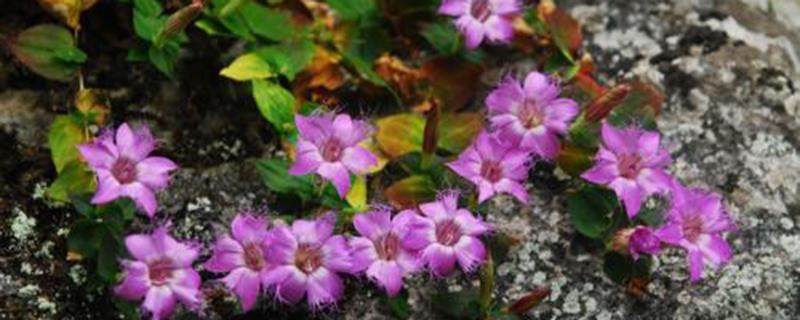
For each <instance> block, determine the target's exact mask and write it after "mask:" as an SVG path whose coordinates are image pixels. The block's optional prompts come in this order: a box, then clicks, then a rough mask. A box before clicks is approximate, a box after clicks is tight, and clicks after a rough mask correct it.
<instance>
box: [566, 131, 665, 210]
mask: <svg viewBox="0 0 800 320" xmlns="http://www.w3.org/2000/svg"><path fill="white" fill-rule="evenodd" d="M601 135H602V138H603V144H602V146H600V150H598V151H597V155H596V156H595V161H596V163H595V165H594V167H592V168H591V169H589V170H588V171H586V172H584V173H583V175H581V177H583V178H584V179H586V180H588V181H590V182H592V183H596V184H601V185H606V186H608V187H610V188H611V189H613V190H614V192H616V194H617V196H618V197H619V198H620V199H622V202H623V203H624V204H625V211H626V212H627V213H628V217H629V218H633V217H635V216H636V214H637V213H639V208H640V207H641V205H642V200H643V198H645V197H648V196H650V195H652V194H654V193H666V192H667V191H669V189H670V186H671V185H672V180H673V179H672V177H671V176H670V175H669V174H668V173H667V172H666V171H665V170H664V168H665V167H666V166H667V165H669V164H670V162H672V159H671V158H670V156H669V153H668V152H667V151H666V150H664V149H663V148H661V147H660V146H659V143H660V141H661V135H660V134H658V132H652V131H644V130H639V129H637V128H635V127H630V128H627V129H617V128H614V127H613V126H611V125H609V124H608V123H605V122H604V123H603V127H602V129H601Z"/></svg>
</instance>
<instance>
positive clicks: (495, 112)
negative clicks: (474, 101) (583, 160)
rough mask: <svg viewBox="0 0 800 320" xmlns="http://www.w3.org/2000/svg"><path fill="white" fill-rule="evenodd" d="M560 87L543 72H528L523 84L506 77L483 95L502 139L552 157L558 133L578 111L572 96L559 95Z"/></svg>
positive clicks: (564, 128) (556, 151)
mask: <svg viewBox="0 0 800 320" xmlns="http://www.w3.org/2000/svg"><path fill="white" fill-rule="evenodd" d="M559 91H560V89H559V87H558V84H557V83H556V82H555V81H553V79H551V78H548V77H547V76H546V75H544V74H542V73H538V72H531V73H529V74H528V76H527V77H525V83H524V85H523V84H520V83H519V82H518V81H516V80H514V79H513V78H508V79H506V80H504V81H503V82H501V83H500V85H499V86H498V87H497V89H495V90H494V91H492V93H491V94H489V96H488V97H486V105H487V106H488V107H489V116H490V118H489V119H490V121H491V122H492V125H494V126H495V128H496V129H497V130H498V131H499V133H500V137H501V138H502V139H504V140H507V141H511V142H513V143H519V144H520V146H522V147H523V148H526V149H530V150H532V151H533V152H534V153H536V154H537V155H539V156H541V157H543V158H545V159H549V160H552V159H555V157H556V156H557V155H558V151H559V141H558V139H559V135H561V134H564V133H565V132H566V131H567V128H568V127H569V124H570V123H571V122H572V119H574V118H575V116H576V115H577V114H578V111H579V108H578V104H577V103H576V102H575V101H574V100H572V99H567V98H559V96H558V94H559Z"/></svg>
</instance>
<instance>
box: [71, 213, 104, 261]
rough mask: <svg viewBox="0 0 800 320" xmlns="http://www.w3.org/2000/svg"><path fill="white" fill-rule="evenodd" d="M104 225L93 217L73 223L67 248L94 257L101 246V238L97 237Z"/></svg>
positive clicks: (84, 255)
mask: <svg viewBox="0 0 800 320" xmlns="http://www.w3.org/2000/svg"><path fill="white" fill-rule="evenodd" d="M100 228H102V225H100V224H99V223H97V222H95V221H94V220H91V219H80V220H78V221H76V222H75V223H74V224H72V227H71V228H70V229H69V235H68V236H67V248H68V249H69V251H72V252H77V253H79V254H80V255H81V256H83V257H92V256H94V255H95V252H97V249H98V248H99V247H100V243H101V240H102V239H100V238H98V237H97V233H98V230H101V229H100Z"/></svg>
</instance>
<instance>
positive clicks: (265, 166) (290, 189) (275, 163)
mask: <svg viewBox="0 0 800 320" xmlns="http://www.w3.org/2000/svg"><path fill="white" fill-rule="evenodd" d="M256 166H257V167H258V170H259V171H261V176H262V178H263V180H264V184H266V185H267V188H269V189H270V190H272V191H274V192H277V193H285V194H295V195H297V196H299V197H300V198H301V199H303V201H307V200H309V199H310V198H311V197H313V196H314V191H315V188H314V178H313V177H312V176H311V175H304V176H296V175H291V174H289V163H288V162H286V161H285V160H281V159H267V160H261V161H258V162H257V163H256Z"/></svg>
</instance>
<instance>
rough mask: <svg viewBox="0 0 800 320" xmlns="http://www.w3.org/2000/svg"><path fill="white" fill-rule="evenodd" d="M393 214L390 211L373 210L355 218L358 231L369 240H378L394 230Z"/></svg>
mask: <svg viewBox="0 0 800 320" xmlns="http://www.w3.org/2000/svg"><path fill="white" fill-rule="evenodd" d="M391 215H392V213H391V212H390V211H389V210H373V211H369V212H366V213H362V214H358V215H356V216H355V217H353V226H354V227H355V228H356V231H358V233H359V234H360V235H362V236H364V237H367V238H369V239H377V237H379V236H380V235H382V234H384V233H386V232H388V231H389V230H391V229H392V221H391Z"/></svg>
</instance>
